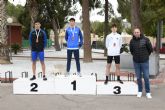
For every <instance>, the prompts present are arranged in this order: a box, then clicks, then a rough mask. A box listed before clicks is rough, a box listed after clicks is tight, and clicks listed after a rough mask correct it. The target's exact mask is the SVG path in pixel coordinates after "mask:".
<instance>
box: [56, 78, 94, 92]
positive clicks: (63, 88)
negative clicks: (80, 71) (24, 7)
mask: <svg viewBox="0 0 165 110" xmlns="http://www.w3.org/2000/svg"><path fill="white" fill-rule="evenodd" d="M55 94H91V95H96V77H95V76H92V75H91V76H83V77H79V76H76V75H70V76H68V77H65V76H62V75H59V76H57V77H55Z"/></svg>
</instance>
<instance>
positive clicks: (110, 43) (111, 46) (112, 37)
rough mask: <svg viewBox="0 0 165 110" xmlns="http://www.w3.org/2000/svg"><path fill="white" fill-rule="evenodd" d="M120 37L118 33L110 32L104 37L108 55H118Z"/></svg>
mask: <svg viewBox="0 0 165 110" xmlns="http://www.w3.org/2000/svg"><path fill="white" fill-rule="evenodd" d="M121 46H122V37H121V35H120V34H118V33H111V34H109V35H107V37H106V48H107V55H108V56H117V55H120V49H121Z"/></svg>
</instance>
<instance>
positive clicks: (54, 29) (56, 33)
mask: <svg viewBox="0 0 165 110" xmlns="http://www.w3.org/2000/svg"><path fill="white" fill-rule="evenodd" d="M52 27H53V31H54V41H55V49H56V51H61V48H60V44H59V34H58V29H57V23H56V21H55V19H54V18H52Z"/></svg>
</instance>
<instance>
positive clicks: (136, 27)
mask: <svg viewBox="0 0 165 110" xmlns="http://www.w3.org/2000/svg"><path fill="white" fill-rule="evenodd" d="M135 29H139V30H140V31H141V29H140V27H138V26H135V27H134V28H133V30H135Z"/></svg>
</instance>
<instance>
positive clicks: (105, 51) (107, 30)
mask: <svg viewBox="0 0 165 110" xmlns="http://www.w3.org/2000/svg"><path fill="white" fill-rule="evenodd" d="M108 4H109V2H108V0H105V21H104V56H106V55H107V49H106V47H105V42H106V37H107V35H108V32H109V22H108V20H109V18H108Z"/></svg>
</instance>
